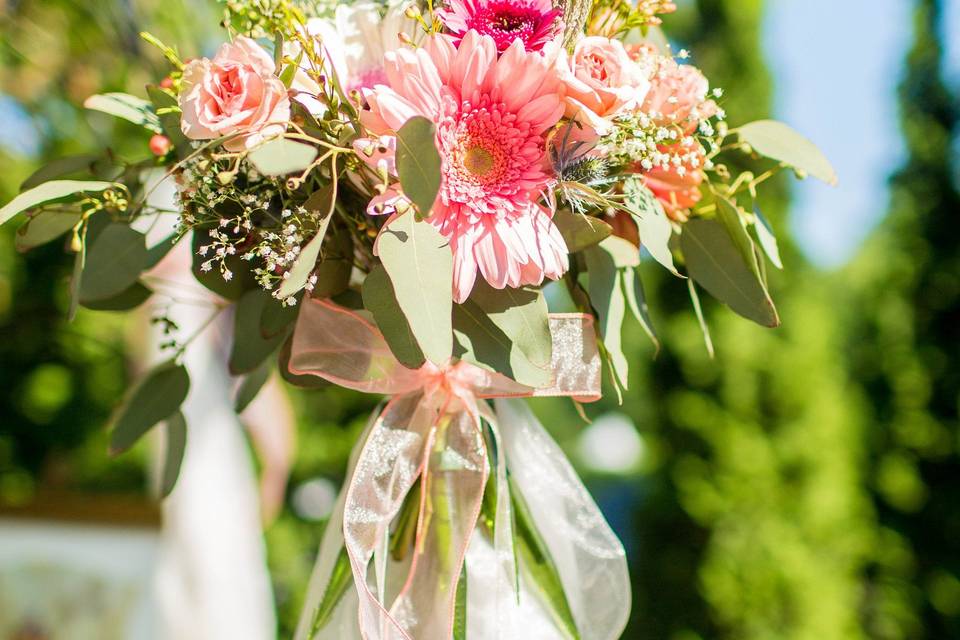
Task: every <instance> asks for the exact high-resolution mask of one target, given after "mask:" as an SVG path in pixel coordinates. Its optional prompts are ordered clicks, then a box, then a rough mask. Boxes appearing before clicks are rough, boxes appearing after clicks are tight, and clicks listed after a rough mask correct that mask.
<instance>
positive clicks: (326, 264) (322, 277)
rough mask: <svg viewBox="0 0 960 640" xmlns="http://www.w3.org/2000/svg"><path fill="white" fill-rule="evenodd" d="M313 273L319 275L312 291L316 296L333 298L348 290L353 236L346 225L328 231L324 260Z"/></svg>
mask: <svg viewBox="0 0 960 640" xmlns="http://www.w3.org/2000/svg"><path fill="white" fill-rule="evenodd" d="M313 273H314V275H315V276H317V281H316V283H314V285H313V291H311V292H310V295H312V296H313V297H314V298H333V297H336V296H339V295H342V294H344V293H345V292H347V291H348V289H349V287H350V275H351V273H353V238H352V236H351V235H350V231H349V230H348V229H347V228H346V227H345V226H343V225H334V226H333V229H331V230H330V231H328V232H327V242H326V244H324V248H323V260H321V261H320V263H319V264H318V265H317V268H316V269H314V271H313ZM361 306H362V305H361Z"/></svg>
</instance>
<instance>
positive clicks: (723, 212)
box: [716, 197, 760, 278]
mask: <svg viewBox="0 0 960 640" xmlns="http://www.w3.org/2000/svg"><path fill="white" fill-rule="evenodd" d="M716 202H717V219H718V220H719V221H720V222H722V223H723V226H724V227H726V229H727V233H729V234H730V239H731V240H733V243H734V244H735V245H736V246H737V250H738V251H739V252H740V257H741V258H743V262H744V264H746V265H747V266H748V267H750V270H751V271H753V272H754V273H755V274H756V276H757V277H758V278H759V277H760V265H759V264H757V255H756V252H755V251H754V245H753V240H751V239H750V234H749V233H747V229H746V227H744V226H743V219H742V218H741V217H740V212H739V211H738V210H737V205H736V204H734V203H733V202H731V201H730V200H728V199H727V198H723V197H718V198H717V200H716Z"/></svg>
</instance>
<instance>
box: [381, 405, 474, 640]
mask: <svg viewBox="0 0 960 640" xmlns="http://www.w3.org/2000/svg"><path fill="white" fill-rule="evenodd" d="M481 427H482V424H481V422H480V417H479V414H478V413H477V412H476V411H475V410H474V409H473V408H471V409H461V410H459V411H454V412H452V413H445V414H443V415H442V416H441V419H440V422H439V423H438V424H437V427H436V431H435V438H434V441H433V446H432V450H431V451H430V452H429V453H428V454H427V457H428V462H427V466H426V469H425V470H424V473H423V476H422V477H421V482H422V487H423V503H422V508H421V513H420V522H419V525H418V531H417V539H416V543H415V550H414V557H413V561H412V563H411V566H410V569H409V572H408V577H407V582H406V584H405V585H404V587H403V589H402V590H401V592H400V594H399V595H398V596H397V598H396V600H395V601H394V604H393V606H392V607H391V609H390V614H391V616H392V617H393V618H394V619H395V620H396V621H397V622H398V623H399V624H400V625H401V626H403V627H404V628H405V629H406V630H407V631H408V633H409V634H410V636H411V637H412V638H417V639H420V638H449V637H451V633H452V628H453V618H454V607H455V598H456V591H457V584H458V581H459V578H460V573H461V569H462V567H463V563H464V559H465V557H466V553H467V547H468V545H469V543H470V538H471V535H472V534H473V531H474V529H475V527H476V523H477V518H478V517H479V514H480V508H481V503H482V500H483V491H484V486H485V484H486V479H487V466H486V448H485V446H484V442H483V437H482V432H481Z"/></svg>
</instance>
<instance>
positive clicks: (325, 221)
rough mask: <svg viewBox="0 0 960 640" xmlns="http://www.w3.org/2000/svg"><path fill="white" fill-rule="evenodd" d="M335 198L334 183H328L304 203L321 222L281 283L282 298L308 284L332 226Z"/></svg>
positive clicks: (305, 207)
mask: <svg viewBox="0 0 960 640" xmlns="http://www.w3.org/2000/svg"><path fill="white" fill-rule="evenodd" d="M335 199H336V189H335V188H334V187H333V185H327V186H325V187H323V188H322V189H320V190H318V191H315V192H314V193H312V194H310V197H308V198H307V200H306V202H304V203H303V207H304V209H306V210H307V211H309V212H311V213H313V214H316V215H318V216H319V219H320V223H319V225H318V226H317V232H316V233H315V234H314V236H313V238H312V239H311V240H310V242H308V243H307V245H306V246H305V247H303V249H302V250H301V251H300V255H298V256H297V258H296V260H294V262H293V266H292V267H290V270H289V271H288V275H287V277H286V278H285V279H284V280H283V283H281V285H280V297H281V298H286V297H288V296H292V295H293V294H295V293H296V292H298V291H300V290H301V289H303V288H304V287H305V286H306V285H307V280H308V279H309V278H310V274H311V273H312V272H313V270H314V268H315V267H316V266H317V259H318V258H319V257H320V249H321V247H322V246H323V240H324V238H325V237H326V235H327V227H328V226H330V219H331V218H332V217H333V207H334V203H335Z"/></svg>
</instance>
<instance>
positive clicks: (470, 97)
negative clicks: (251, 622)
mask: <svg viewBox="0 0 960 640" xmlns="http://www.w3.org/2000/svg"><path fill="white" fill-rule="evenodd" d="M307 4H309V3H299V4H298V3H295V2H293V1H292V0H226V1H225V3H224V5H225V20H224V23H223V24H224V27H225V28H226V31H227V37H228V39H229V41H228V42H227V43H225V44H223V45H222V46H221V47H220V49H219V50H218V51H217V52H216V55H215V56H214V57H213V58H209V59H208V58H201V59H192V60H189V61H185V60H182V59H181V57H180V55H179V54H178V52H177V51H176V50H175V49H174V48H172V47H169V46H167V45H165V44H163V43H161V42H159V41H158V40H157V39H156V38H154V37H152V36H150V35H149V34H143V37H144V38H145V39H146V40H148V41H149V42H151V43H152V44H154V45H156V46H157V47H159V48H160V49H161V50H162V52H163V53H164V55H165V56H166V58H167V59H168V60H169V62H170V65H171V70H170V74H169V76H168V77H166V78H164V79H163V80H162V81H161V82H159V83H158V85H157V86H148V87H147V88H146V96H147V97H146V98H145V99H144V98H140V97H135V96H132V95H127V94H118V93H110V94H104V95H95V96H92V97H91V98H90V99H89V100H87V102H86V106H87V107H88V108H90V109H95V110H99V111H103V112H106V113H109V114H112V115H114V116H117V117H119V118H124V119H126V120H130V121H132V122H134V123H136V124H138V125H141V126H142V127H143V129H144V130H145V134H144V147H145V149H146V148H149V150H150V152H152V153H151V155H150V156H149V158H148V159H146V160H141V161H137V162H128V161H124V160H121V159H119V158H116V157H114V156H113V155H111V154H109V153H105V154H103V155H102V156H97V157H93V156H82V157H74V158H64V159H62V160H60V161H57V162H54V163H53V164H51V165H49V166H46V167H44V168H42V169H40V170H39V171H37V172H36V173H35V174H34V175H33V176H31V177H30V178H29V179H28V180H27V181H26V182H25V184H24V185H23V192H22V193H21V194H20V195H18V196H17V197H16V198H14V200H13V201H11V202H10V203H9V204H7V205H6V206H4V207H3V208H2V209H0V223H5V222H7V221H10V220H14V219H17V220H21V222H22V226H21V227H20V229H19V230H18V232H17V236H16V237H17V243H18V245H19V246H20V247H22V248H30V247H33V246H37V245H40V244H43V243H46V242H50V241H53V240H57V239H59V238H62V237H64V236H65V246H66V247H67V249H68V250H69V251H70V252H72V253H73V254H75V265H76V266H75V270H74V275H73V279H72V286H71V295H72V310H75V309H76V307H77V306H78V305H82V306H85V307H89V308H91V309H99V310H128V309H133V308H135V307H137V306H139V305H141V304H144V303H145V302H146V301H148V300H149V299H151V298H152V297H163V296H165V295H167V294H166V293H165V292H164V291H162V290H161V288H160V287H157V286H155V285H154V284H153V282H152V280H151V277H150V275H149V272H150V270H151V269H152V268H153V267H154V266H155V265H156V264H157V263H158V262H159V261H160V260H161V259H162V258H163V257H164V255H165V254H167V253H168V252H169V251H170V250H171V249H172V248H173V247H174V246H175V245H178V244H180V243H184V244H189V247H190V253H191V255H192V261H193V269H192V270H193V275H194V276H195V277H196V279H197V280H198V281H199V282H200V283H201V284H202V285H203V286H205V287H206V288H207V289H209V290H210V291H211V292H212V294H214V295H216V296H217V297H218V299H220V300H222V304H219V305H218V306H217V309H218V312H219V311H221V310H223V309H226V308H233V314H234V326H235V332H234V343H233V348H232V351H231V354H230V358H229V367H230V370H231V372H232V373H233V374H235V375H237V376H243V377H244V380H243V382H242V384H241V387H240V395H241V398H238V405H239V406H240V407H241V408H242V406H243V405H244V404H246V402H248V401H249V399H250V398H251V397H253V396H254V395H256V392H257V390H258V388H259V386H260V385H262V384H263V382H264V380H265V379H266V378H267V376H268V375H269V372H270V370H271V362H273V361H278V362H279V365H278V366H279V370H280V372H281V374H282V375H283V377H284V378H285V379H286V380H287V381H289V382H290V383H291V384H294V385H300V386H307V387H311V386H317V385H320V384H330V383H332V384H337V385H341V386H344V387H347V388H350V389H356V390H360V391H364V392H369V393H378V394H384V395H386V396H387V397H388V399H387V401H386V402H385V403H384V404H383V405H382V407H381V408H380V409H379V410H378V411H377V412H376V413H375V414H374V415H373V416H372V417H371V420H370V422H369V425H368V427H367V429H366V431H365V432H364V434H363V436H362V438H361V439H360V440H359V441H358V442H357V445H356V448H355V450H354V454H353V457H352V460H351V463H350V470H349V476H348V479H347V483H346V486H345V488H344V490H343V492H342V494H341V496H340V499H339V502H338V505H337V509H336V511H335V513H334V515H333V516H332V519H331V522H330V525H329V527H328V529H327V532H326V534H325V538H324V542H323V544H322V547H321V552H320V555H319V558H318V560H317V566H316V569H315V572H314V578H313V581H312V584H311V588H310V593H309V595H308V601H307V602H308V605H307V607H306V610H305V611H304V614H303V617H302V622H301V624H300V629H299V631H298V637H299V638H359V637H363V638H369V639H375V638H376V639H380V638H383V639H386V638H417V639H431V640H432V639H441V638H451V637H453V638H487V637H491V638H493V637H497V638H505V637H515V636H516V634H517V633H518V632H519V630H520V629H522V630H523V633H525V634H526V635H527V636H530V637H537V638H540V637H542V638H583V639H604V640H606V639H609V638H615V637H618V636H619V634H620V632H621V631H622V629H623V626H624V625H625V623H626V619H627V615H628V613H629V607H630V595H629V593H630V586H629V580H628V577H627V569H626V563H625V559H624V553H623V549H622V547H621V545H620V543H619V542H618V541H617V539H616V537H615V536H614V535H613V533H612V532H611V531H610V529H609V527H608V526H607V524H606V523H605V521H604V519H603V517H602V516H601V514H600V513H599V510H598V509H597V507H596V505H595V504H594V503H593V501H592V500H591V498H590V496H589V495H588V493H587V492H586V490H585V489H584V487H583V485H582V484H581V483H580V481H579V480H578V479H577V477H576V474H575V473H574V472H573V469H572V467H571V466H570V464H569V462H568V461H567V460H566V458H565V457H564V455H563V453H562V452H561V450H560V449H559V447H558V446H557V445H556V444H555V443H554V442H553V441H552V440H551V438H550V437H549V435H547V433H546V431H545V430H544V429H543V427H542V426H541V425H540V424H539V423H538V421H537V420H536V418H535V417H534V416H533V414H532V413H531V412H530V411H529V410H528V409H527V408H526V405H525V404H524V403H523V401H522V398H525V397H531V396H546V395H552V396H565V397H569V398H571V399H572V400H573V401H574V402H575V403H579V402H589V401H592V400H596V399H598V398H599V397H600V391H601V378H604V377H605V378H606V379H607V380H608V382H609V388H610V389H611V390H612V391H613V392H614V393H616V394H618V395H619V394H621V393H622V392H623V390H624V389H625V388H626V385H627V370H628V365H629V363H628V361H627V359H626V358H625V356H624V354H623V351H622V345H621V325H622V324H623V323H624V322H625V320H626V318H627V316H628V312H629V315H632V316H633V317H634V318H635V319H636V321H638V322H639V323H640V324H641V325H642V326H643V328H644V329H645V331H646V332H647V334H649V335H650V337H651V338H652V339H653V340H654V341H656V336H655V333H654V329H653V327H652V326H651V323H650V320H649V314H648V312H647V306H646V302H645V299H644V291H643V286H642V283H641V281H640V276H639V271H638V266H639V265H640V262H641V253H642V252H641V250H642V249H643V250H645V251H644V252H643V253H644V255H647V256H649V258H650V259H652V260H654V261H656V262H657V263H659V264H660V265H662V266H663V267H664V268H666V269H668V270H669V271H670V272H671V273H673V274H674V275H676V276H677V277H678V278H683V279H686V286H688V288H689V292H690V295H691V297H692V300H693V307H694V309H695V310H696V312H697V314H698V316H699V315H700V314H699V302H698V300H697V289H696V285H699V286H700V287H702V288H703V289H705V290H706V291H707V292H709V293H710V294H711V295H713V296H715V297H716V298H718V299H719V300H721V301H722V302H724V303H726V304H727V305H728V306H729V307H730V308H731V309H732V310H733V311H734V312H736V313H738V314H740V315H742V316H744V317H746V318H749V319H750V320H753V321H755V322H758V323H760V324H762V325H765V326H770V327H773V326H776V325H777V324H778V323H779V318H778V315H777V312H776V309H775V307H774V304H773V302H772V301H771V298H770V295H769V293H768V288H767V284H766V269H767V267H766V262H767V261H768V260H769V261H770V262H771V263H772V264H773V265H774V266H776V267H777V268H780V267H781V265H780V259H779V256H778V253H777V245H776V239H775V237H774V235H773V233H772V231H771V228H770V225H769V224H768V223H767V221H766V220H765V219H764V217H763V215H762V214H761V212H760V210H759V209H758V208H757V206H756V204H755V202H754V200H755V197H756V192H757V188H758V187H759V186H760V185H761V184H762V183H763V182H764V181H766V180H767V179H769V178H770V177H771V176H773V175H774V174H776V173H777V172H778V171H780V170H782V169H784V168H791V169H792V170H793V171H794V172H795V173H796V174H797V175H798V176H799V177H803V176H805V175H807V174H809V175H812V176H815V177H817V178H820V179H822V180H824V181H827V182H833V181H834V180H835V178H834V174H833V170H832V168H831V167H830V164H829V162H827V160H826V159H825V158H824V157H823V156H822V155H821V154H820V153H819V152H818V151H817V149H816V148H815V147H814V146H813V145H812V144H811V143H810V142H809V141H807V140H806V139H805V138H803V137H801V136H800V135H799V134H797V133H796V132H794V131H793V130H792V129H790V128H788V127H787V126H785V125H783V124H780V123H777V122H773V121H759V122H752V123H749V124H744V125H741V126H738V127H735V128H731V127H730V126H728V125H727V122H726V114H725V112H724V110H723V107H722V104H723V93H722V91H721V90H720V89H719V88H711V87H710V86H709V83H708V81H707V79H706V78H705V77H704V75H703V74H702V73H701V72H700V71H699V70H698V69H697V68H696V67H694V66H692V65H691V64H688V63H686V61H685V59H686V58H687V57H688V56H687V53H686V52H685V51H679V52H677V53H676V54H674V53H673V52H671V50H670V48H669V46H668V45H667V44H666V40H665V38H663V36H662V34H661V33H660V31H659V24H660V21H661V19H660V17H659V16H660V15H661V14H665V13H669V12H670V11H672V10H673V9H674V6H673V4H672V3H671V2H668V1H665V0H640V1H639V2H638V3H631V2H625V1H624V0H596V1H595V2H592V3H591V2H585V1H584V0H571V1H569V2H567V3H566V4H563V5H561V6H558V5H554V4H552V3H551V2H550V0H446V1H445V3H444V4H442V5H440V6H435V5H434V3H433V2H431V1H430V0H427V2H426V3H425V4H423V3H420V2H417V1H414V2H409V3H406V4H402V5H401V4H395V3H389V4H386V5H382V4H377V3H373V2H368V1H362V2H359V3H356V4H351V5H348V4H342V5H337V6H328V5H325V4H321V3H313V4H310V6H306V5H307ZM735 153H741V154H747V155H749V156H752V157H761V156H762V157H765V158H768V159H769V160H770V163H769V164H770V167H769V170H767V171H765V172H764V173H762V174H760V175H754V174H753V173H749V172H742V173H739V174H734V173H733V172H732V170H731V168H730V166H729V165H728V164H725V157H726V156H727V155H728V154H735ZM158 173H159V174H160V179H159V180H158V178H157V175H158ZM164 180H170V181H173V182H175V185H176V193H177V201H176V205H175V206H174V207H169V206H166V207H165V206H161V205H158V204H157V203H156V201H155V199H153V198H151V197H150V195H151V192H152V191H153V190H154V189H155V188H156V185H157V184H158V182H162V181H164ZM170 216H174V217H175V218H176V224H175V231H174V233H173V234H172V235H171V236H170V237H168V238H166V239H164V240H163V241H162V242H159V243H154V244H148V242H147V236H146V235H145V233H144V229H145V228H147V227H149V226H151V225H153V224H155V223H156V222H157V221H158V220H161V219H165V218H169V217H170ZM145 274H146V275H145ZM551 283H557V284H556V285H554V286H550V284H551ZM551 308H553V309H554V310H557V309H562V310H564V312H563V313H552V312H551ZM72 310H71V313H72V312H73V311H72ZM700 319H701V323H702V317H701V318H700ZM708 342H709V340H708ZM189 343H190V339H187V340H182V341H181V340H178V339H175V338H174V339H171V340H170V341H169V343H167V344H166V345H165V348H166V349H168V350H169V353H170V358H169V360H168V361H167V362H166V363H165V364H163V365H161V366H159V367H157V368H155V369H154V370H153V371H151V372H149V373H148V374H147V375H146V376H145V378H144V379H143V380H142V382H140V384H139V385H138V386H137V387H136V388H135V389H134V390H132V392H131V393H130V394H129V397H128V398H127V400H126V401H125V403H124V405H123V406H122V407H121V408H120V409H119V410H118V412H117V415H116V418H115V420H114V424H113V426H112V448H113V450H114V451H115V452H121V451H124V450H126V449H127V448H129V447H130V446H131V445H132V444H133V443H134V442H136V441H137V440H138V439H139V438H140V437H141V436H142V435H144V434H145V433H146V432H148V431H149V430H150V429H152V428H153V427H154V426H155V425H157V424H160V423H164V424H165V427H166V429H168V436H169V437H168V438H167V439H166V441H167V443H168V444H167V446H168V450H167V458H168V459H167V471H168V472H167V474H166V480H165V489H166V490H167V491H169V490H170V488H172V486H173V483H174V482H175V480H176V470H177V468H178V465H179V460H180V457H181V456H182V454H183V447H184V440H185V438H184V437H183V436H184V433H185V430H186V429H187V428H188V427H187V425H186V424H185V420H184V418H183V416H182V414H181V412H180V405H181V403H182V402H183V400H184V399H185V397H186V396H187V394H188V390H189V387H190V376H189V373H188V371H187V370H186V368H185V367H184V365H183V364H182V360H183V354H184V353H185V350H186V349H187V348H188V347H189ZM577 406H578V407H579V404H578V405H577Z"/></svg>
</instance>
